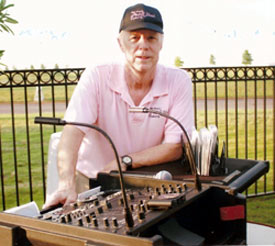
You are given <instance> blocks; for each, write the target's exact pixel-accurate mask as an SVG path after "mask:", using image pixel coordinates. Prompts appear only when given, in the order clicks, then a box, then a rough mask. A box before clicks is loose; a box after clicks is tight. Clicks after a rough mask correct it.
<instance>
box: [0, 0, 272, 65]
mask: <svg viewBox="0 0 275 246" xmlns="http://www.w3.org/2000/svg"><path fill="white" fill-rule="evenodd" d="M7 2H8V3H9V4H10V3H13V4H14V5H15V6H14V7H13V8H10V9H9V11H8V13H10V15H11V17H12V18H14V19H16V20H18V21H19V24H17V25H10V27H11V28H12V30H13V31H14V33H15V35H10V34H6V33H0V49H4V50H6V52H5V54H4V57H3V58H2V60H1V62H2V63H5V64H7V65H8V67H9V68H12V67H13V66H15V67H16V68H30V66H31V65H34V66H35V67H36V68H40V66H41V64H43V65H45V66H46V67H47V68H51V67H54V65H55V64H58V65H59V67H66V66H68V67H85V66H87V65H89V64H97V63H103V62H110V61H118V60H121V59H123V56H122V54H121V52H120V50H119V47H118V44H117V41H116V38H117V35H118V29H119V24H120V20H121V17H122V14H123V12H124V10H125V8H126V7H128V6H130V5H133V4H136V3H139V2H143V3H145V4H148V5H151V6H154V7H157V8H158V9H159V10H160V12H161V14H162V17H163V20H164V33H165V34H164V35H165V38H164V47H163V50H162V51H161V58H160V62H161V63H163V64H166V65H171V66H173V64H174V59H175V57H176V56H180V57H181V59H182V60H183V61H184V66H208V65H209V58H210V55H211V54H213V55H214V56H215V58H216V65H220V66H231V65H233V66H234V65H236V66H237V65H241V62H242V53H243V52H244V50H245V49H247V50H248V51H249V52H250V53H251V55H252V58H253V59H254V61H253V63H252V64H253V65H270V64H275V1H274V0H192V1H191V0H169V1H168V0H147V1H146V0H144V1H142V0H140V1H132V0H78V1H75V0H7Z"/></svg>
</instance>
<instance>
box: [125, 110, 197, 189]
mask: <svg viewBox="0 0 275 246" xmlns="http://www.w3.org/2000/svg"><path fill="white" fill-rule="evenodd" d="M129 112H132V113H152V114H158V115H160V116H162V117H165V118H167V119H170V120H172V121H174V122H175V123H176V124H177V125H178V126H179V127H180V128H181V130H182V132H183V135H184V137H185V139H186V141H184V140H183V138H182V143H183V145H184V147H185V152H186V156H187V158H188V161H189V165H190V168H191V171H192V174H193V175H194V176H195V180H194V181H195V186H196V188H197V190H198V191H200V190H201V181H200V179H199V175H198V172H197V168H196V162H195V158H194V153H193V150H192V146H191V143H190V139H189V137H188V134H187V132H186V130H185V128H184V127H183V125H182V124H181V123H180V122H179V121H178V120H177V119H175V118H174V117H172V116H170V115H168V114H167V113H164V112H161V111H157V110H154V109H149V108H146V107H130V108H129Z"/></svg>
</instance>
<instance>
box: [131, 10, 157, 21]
mask: <svg viewBox="0 0 275 246" xmlns="http://www.w3.org/2000/svg"><path fill="white" fill-rule="evenodd" d="M145 17H151V18H156V15H154V14H150V13H149V12H144V11H143V10H136V11H131V17H130V18H131V21H133V20H143V19H144V18H145Z"/></svg>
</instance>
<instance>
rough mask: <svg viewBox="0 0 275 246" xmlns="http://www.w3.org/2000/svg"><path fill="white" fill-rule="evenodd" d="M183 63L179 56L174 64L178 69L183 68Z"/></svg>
mask: <svg viewBox="0 0 275 246" xmlns="http://www.w3.org/2000/svg"><path fill="white" fill-rule="evenodd" d="M183 63H184V62H183V61H182V60H181V58H180V57H179V56H177V57H176V58H175V61H174V64H175V66H176V67H182V65H183Z"/></svg>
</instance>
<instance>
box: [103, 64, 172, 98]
mask: <svg viewBox="0 0 275 246" xmlns="http://www.w3.org/2000/svg"><path fill="white" fill-rule="evenodd" d="M165 76H166V73H165V67H164V66H163V65H160V64H158V65H157V69H156V74H155V78H154V81H153V84H152V88H151V89H150V91H149V93H148V94H150V96H151V97H159V96H163V95H166V94H168V83H167V82H166V81H167V80H166V78H165ZM108 84H109V87H110V88H111V89H112V90H114V91H115V92H118V93H120V94H124V93H125V92H127V93H128V88H127V85H126V81H125V78H124V66H123V65H114V66H113V69H112V70H111V74H110V78H109V81H108Z"/></svg>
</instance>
